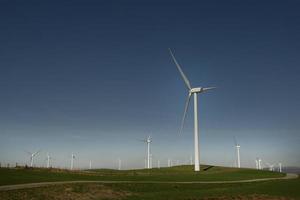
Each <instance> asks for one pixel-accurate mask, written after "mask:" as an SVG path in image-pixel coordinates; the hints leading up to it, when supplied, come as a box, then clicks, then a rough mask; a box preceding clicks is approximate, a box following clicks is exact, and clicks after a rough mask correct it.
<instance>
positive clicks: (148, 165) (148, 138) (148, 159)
mask: <svg viewBox="0 0 300 200" xmlns="http://www.w3.org/2000/svg"><path fill="white" fill-rule="evenodd" d="M139 141H142V142H145V143H147V169H150V167H151V158H150V157H151V156H152V155H150V154H151V153H150V144H151V142H152V139H151V137H150V136H148V137H147V139H145V140H139Z"/></svg>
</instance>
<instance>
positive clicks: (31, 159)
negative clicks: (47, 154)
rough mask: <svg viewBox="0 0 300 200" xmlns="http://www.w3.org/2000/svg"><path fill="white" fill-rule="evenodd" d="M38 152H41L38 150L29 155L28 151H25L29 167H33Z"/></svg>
mask: <svg viewBox="0 0 300 200" xmlns="http://www.w3.org/2000/svg"><path fill="white" fill-rule="evenodd" d="M40 152H41V150H38V151H36V152H35V153H31V152H29V151H26V153H28V154H29V155H30V167H33V163H34V162H33V161H34V157H35V156H37V155H38V154H39V153H40Z"/></svg>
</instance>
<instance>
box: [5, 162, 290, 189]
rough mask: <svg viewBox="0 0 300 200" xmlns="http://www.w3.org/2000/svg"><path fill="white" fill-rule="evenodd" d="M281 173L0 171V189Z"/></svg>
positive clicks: (177, 169)
mask: <svg viewBox="0 0 300 200" xmlns="http://www.w3.org/2000/svg"><path fill="white" fill-rule="evenodd" d="M281 176H284V174H282V173H277V172H270V171H257V170H253V169H237V168H225V167H213V166H202V171H201V172H198V173H196V172H194V171H193V168H192V166H188V165H187V166H179V167H171V168H160V169H150V170H147V169H141V170H121V171H119V170H109V169H100V170H92V171H76V172H71V171H67V170H61V171H59V170H55V169H52V170H49V169H42V168H41V169H39V168H38V169H23V168H22V169H21V168H20V169H7V168H1V169H0V185H11V184H20V183H36V182H49V181H74V180H93V181H97V180H110V181H118V180H121V181H228V180H246V179H255V178H269V177H281Z"/></svg>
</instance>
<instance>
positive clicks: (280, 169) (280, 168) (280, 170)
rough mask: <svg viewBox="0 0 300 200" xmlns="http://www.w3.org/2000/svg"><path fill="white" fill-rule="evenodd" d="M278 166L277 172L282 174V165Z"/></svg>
mask: <svg viewBox="0 0 300 200" xmlns="http://www.w3.org/2000/svg"><path fill="white" fill-rule="evenodd" d="M278 165H279V172H280V173H281V172H282V164H281V163H279V164H278Z"/></svg>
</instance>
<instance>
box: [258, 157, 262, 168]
mask: <svg viewBox="0 0 300 200" xmlns="http://www.w3.org/2000/svg"><path fill="white" fill-rule="evenodd" d="M261 162H262V160H261V159H260V158H258V169H259V170H261V169H262V166H261Z"/></svg>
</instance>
